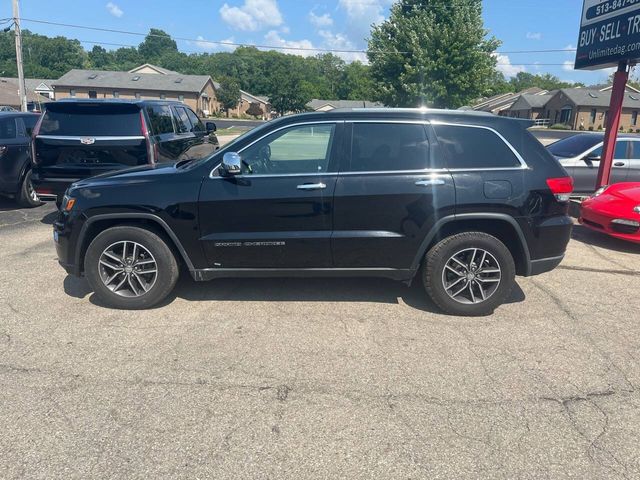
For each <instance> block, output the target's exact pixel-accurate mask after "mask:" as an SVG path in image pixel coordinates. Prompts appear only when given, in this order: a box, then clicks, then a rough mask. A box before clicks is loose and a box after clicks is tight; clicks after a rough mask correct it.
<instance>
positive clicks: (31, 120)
mask: <svg viewBox="0 0 640 480" xmlns="http://www.w3.org/2000/svg"><path fill="white" fill-rule="evenodd" d="M39 118H40V117H38V116H37V115H29V116H28V117H22V120H23V121H24V126H25V128H26V130H27V136H29V137H30V136H31V134H32V133H33V129H34V128H35V126H36V123H38V119H39Z"/></svg>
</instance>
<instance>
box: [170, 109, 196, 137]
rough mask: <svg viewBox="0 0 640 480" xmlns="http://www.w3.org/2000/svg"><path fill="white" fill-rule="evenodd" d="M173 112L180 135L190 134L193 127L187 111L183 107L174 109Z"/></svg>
mask: <svg viewBox="0 0 640 480" xmlns="http://www.w3.org/2000/svg"><path fill="white" fill-rule="evenodd" d="M173 111H174V113H175V120H176V131H177V132H178V133H189V132H190V131H191V128H192V125H191V122H190V121H189V116H188V115H187V112H186V111H185V109H184V108H182V107H173Z"/></svg>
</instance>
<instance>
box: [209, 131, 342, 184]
mask: <svg viewBox="0 0 640 480" xmlns="http://www.w3.org/2000/svg"><path fill="white" fill-rule="evenodd" d="M344 123H345V121H344V120H320V121H317V122H309V121H307V122H298V123H291V124H289V125H283V126H282V127H279V128H276V129H275V130H271V131H270V132H268V133H265V134H264V135H262V136H261V137H259V138H256V139H255V140H254V141H253V142H251V143H250V144H248V145H245V146H244V147H242V148H241V149H240V150H237V151H236V153H242V152H244V151H245V150H246V149H247V148H249V147H252V146H253V145H255V144H256V143H258V142H259V141H261V140H263V139H265V138H267V137H269V136H271V135H273V134H274V133H277V132H279V131H281V130H285V129H287V128H292V127H300V126H305V125H308V126H311V125H326V124H333V125H336V126H337V125H340V124H344ZM219 166H220V165H219V164H218V165H216V166H215V167H213V169H212V170H211V172H210V173H209V178H211V179H214V180H215V179H216V178H227V177H220V176H217V177H214V176H213V172H215V171H216V170H217V169H218V167H219ZM330 173H337V172H325V173H283V174H264V175H262V174H259V175H234V176H233V178H273V177H293V176H296V177H300V176H303V177H306V176H317V175H328V174H330Z"/></svg>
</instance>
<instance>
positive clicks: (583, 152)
mask: <svg viewBox="0 0 640 480" xmlns="http://www.w3.org/2000/svg"><path fill="white" fill-rule="evenodd" d="M603 142H604V134H603V133H578V134H576V135H572V136H570V137H567V138H564V139H562V140H559V141H557V142H555V143H552V144H551V145H549V146H548V147H547V148H548V150H549V152H551V154H552V155H553V156H555V157H556V158H557V159H558V161H559V162H560V164H562V166H563V167H564V168H565V169H566V170H567V172H569V175H571V176H572V177H573V181H574V190H573V191H574V193H576V194H590V193H593V192H594V191H595V190H596V179H597V176H598V168H599V166H600V157H601V156H602V144H603ZM619 182H640V136H635V135H619V136H618V141H617V142H616V151H615V154H614V157H613V167H612V169H611V182H610V183H619Z"/></svg>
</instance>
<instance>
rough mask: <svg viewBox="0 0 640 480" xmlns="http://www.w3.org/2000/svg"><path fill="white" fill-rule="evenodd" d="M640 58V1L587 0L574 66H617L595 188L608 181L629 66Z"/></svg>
mask: <svg viewBox="0 0 640 480" xmlns="http://www.w3.org/2000/svg"><path fill="white" fill-rule="evenodd" d="M638 58H640V0H584V6H583V9H582V21H581V23H580V36H579V38H578V51H577V53H576V64H575V68H576V70H578V69H584V70H598V69H602V68H609V67H615V66H617V67H618V71H617V72H616V73H615V75H614V82H613V91H612V92H611V103H610V106H609V115H608V118H607V131H606V133H605V139H604V147H603V149H602V159H601V161H600V168H599V171H598V181H597V185H596V188H599V187H602V186H604V185H607V184H608V183H609V179H610V177H611V165H612V163H613V155H614V153H615V149H616V148H615V146H616V140H617V138H618V129H619V128H620V117H621V115H622V107H623V103H624V95H625V88H626V85H627V80H628V78H629V72H628V67H629V66H631V65H635V63H636V61H637V60H638Z"/></svg>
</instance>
